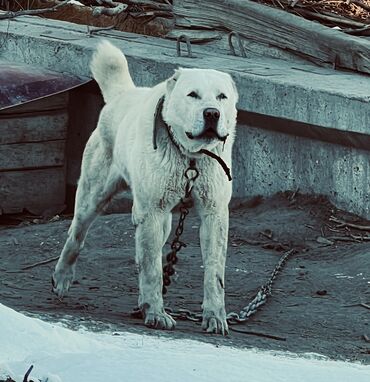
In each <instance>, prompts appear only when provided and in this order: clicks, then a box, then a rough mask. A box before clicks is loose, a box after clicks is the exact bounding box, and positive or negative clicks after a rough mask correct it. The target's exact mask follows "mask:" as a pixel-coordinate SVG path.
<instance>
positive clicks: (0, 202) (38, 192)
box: [0, 167, 65, 215]
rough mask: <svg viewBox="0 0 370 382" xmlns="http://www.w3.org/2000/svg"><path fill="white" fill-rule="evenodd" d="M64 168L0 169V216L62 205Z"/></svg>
mask: <svg viewBox="0 0 370 382" xmlns="http://www.w3.org/2000/svg"><path fill="white" fill-rule="evenodd" d="M64 200H65V169H64V167H56V168H49V169H42V170H28V171H7V172H0V215H1V214H2V213H3V214H4V213H16V212H22V211H23V209H29V210H33V211H34V210H35V209H36V210H38V209H40V211H41V210H42V211H45V210H46V209H48V208H51V207H53V206H58V205H62V204H64Z"/></svg>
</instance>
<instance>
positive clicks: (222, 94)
mask: <svg viewBox="0 0 370 382" xmlns="http://www.w3.org/2000/svg"><path fill="white" fill-rule="evenodd" d="M217 99H218V100H219V101H221V100H222V99H227V97H226V95H225V94H224V93H220V94H219V95H218V96H217Z"/></svg>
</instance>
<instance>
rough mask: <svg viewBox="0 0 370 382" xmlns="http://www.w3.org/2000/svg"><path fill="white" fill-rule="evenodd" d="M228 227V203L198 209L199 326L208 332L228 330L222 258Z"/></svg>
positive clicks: (224, 252) (223, 260)
mask: <svg viewBox="0 0 370 382" xmlns="http://www.w3.org/2000/svg"><path fill="white" fill-rule="evenodd" d="M228 230H229V210H228V206H227V205H225V206H217V207H212V208H208V209H205V210H203V211H201V227H200V244H201V248H202V257H203V264H204V298H203V322H202V327H203V329H204V330H206V331H207V332H210V333H221V334H223V335H225V334H227V333H228V326H227V321H226V312H225V289H224V285H225V283H224V279H225V262H226V252H227V239H228Z"/></svg>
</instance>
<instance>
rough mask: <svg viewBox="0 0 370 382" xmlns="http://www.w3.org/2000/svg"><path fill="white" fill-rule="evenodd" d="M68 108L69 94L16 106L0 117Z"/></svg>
mask: <svg viewBox="0 0 370 382" xmlns="http://www.w3.org/2000/svg"><path fill="white" fill-rule="evenodd" d="M67 106H68V92H63V93H60V94H55V95H52V96H50V97H44V98H40V99H38V100H35V101H31V102H27V103H24V104H22V105H15V106H12V107H10V108H6V109H3V110H1V111H0V116H2V115H9V114H19V113H32V112H35V111H36V112H40V111H50V110H59V109H65V108H66V107H67Z"/></svg>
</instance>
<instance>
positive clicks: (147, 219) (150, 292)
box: [133, 201, 176, 329]
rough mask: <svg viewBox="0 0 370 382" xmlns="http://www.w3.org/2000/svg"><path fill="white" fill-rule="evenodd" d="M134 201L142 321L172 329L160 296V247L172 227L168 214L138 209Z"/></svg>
mask: <svg viewBox="0 0 370 382" xmlns="http://www.w3.org/2000/svg"><path fill="white" fill-rule="evenodd" d="M135 203H136V201H135V202H134V210H133V219H134V222H135V224H136V234H135V239H136V261H137V263H138V267H139V289H140V296H139V307H140V308H141V310H142V312H143V314H144V317H145V325H147V326H149V327H151V328H157V329H173V328H174V327H175V325H176V322H175V320H174V319H173V318H172V317H171V316H170V315H168V314H167V313H166V312H165V311H164V307H163V297H162V285H163V281H162V248H163V245H164V243H165V241H166V239H167V237H168V235H169V232H170V228H171V215H170V213H169V212H165V211H163V210H160V209H151V210H150V211H147V212H142V211H140V212H139V208H138V206H137V205H136V206H135Z"/></svg>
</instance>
